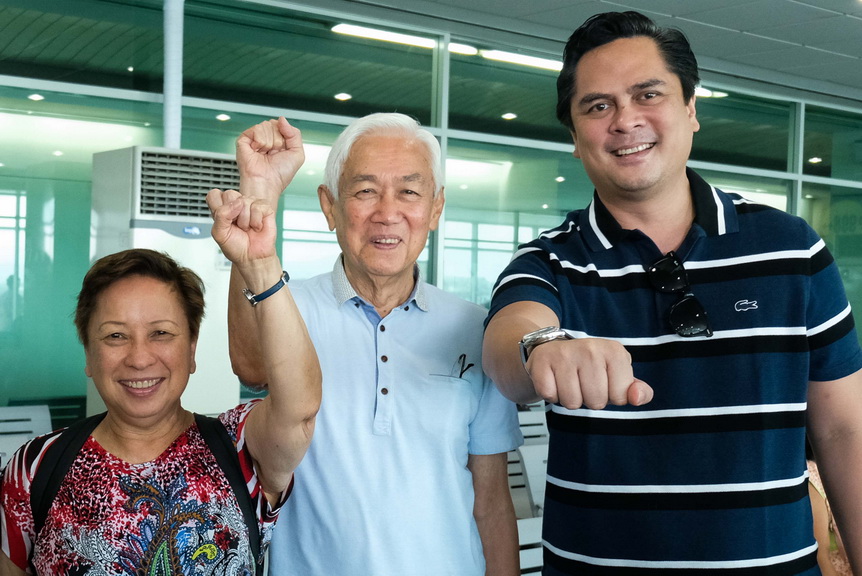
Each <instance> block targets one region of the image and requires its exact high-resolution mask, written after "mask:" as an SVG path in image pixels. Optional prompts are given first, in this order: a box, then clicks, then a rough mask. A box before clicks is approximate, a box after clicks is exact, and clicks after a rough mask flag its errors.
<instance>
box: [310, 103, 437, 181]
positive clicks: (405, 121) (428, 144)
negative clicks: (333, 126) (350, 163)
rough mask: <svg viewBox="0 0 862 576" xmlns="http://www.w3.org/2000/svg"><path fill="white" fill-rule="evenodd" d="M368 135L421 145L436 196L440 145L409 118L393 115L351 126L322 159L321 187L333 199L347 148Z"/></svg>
mask: <svg viewBox="0 0 862 576" xmlns="http://www.w3.org/2000/svg"><path fill="white" fill-rule="evenodd" d="M371 133H374V134H381V133H382V134H396V135H403V136H404V137H405V138H412V139H416V140H418V141H419V142H421V143H422V144H424V145H425V148H427V149H428V156H429V158H428V163H429V164H430V165H431V166H430V168H431V176H432V178H433V179H434V182H433V185H434V195H435V196H436V195H437V194H438V193H439V192H440V190H441V189H442V188H443V169H442V165H441V161H440V160H441V158H440V157H441V152H440V143H439V142H437V139H436V138H435V137H434V135H433V134H431V132H429V131H428V130H426V129H425V128H422V127H421V126H420V125H419V122H417V121H416V120H414V119H413V118H411V117H410V116H406V115H404V114H399V113H397V112H378V113H376V114H369V115H368V116H363V117H362V118H359V119H358V120H354V121H353V122H351V123H350V124H349V125H348V126H347V128H345V129H344V131H343V132H342V133H341V134H340V135H339V136H338V138H336V139H335V142H334V143H333V144H332V149H331V150H330V151H329V156H328V157H327V159H326V168H325V170H324V173H323V185H324V186H326V187H327V188H328V189H329V193H330V194H332V196H333V198H337V197H338V181H339V179H340V178H341V172H342V170H343V169H344V163H345V162H347V157H348V156H349V155H350V150H351V148H353V145H354V144H355V143H356V141H357V140H358V139H359V138H360V137H362V136H364V135H366V134H371Z"/></svg>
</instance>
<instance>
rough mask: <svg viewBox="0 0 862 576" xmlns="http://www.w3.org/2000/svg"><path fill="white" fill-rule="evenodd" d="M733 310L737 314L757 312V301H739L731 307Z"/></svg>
mask: <svg viewBox="0 0 862 576" xmlns="http://www.w3.org/2000/svg"><path fill="white" fill-rule="evenodd" d="M733 309H734V310H736V311H737V312H746V311H748V310H757V300H747V299H743V300H739V301H738V302H737V303H736V304H734V305H733Z"/></svg>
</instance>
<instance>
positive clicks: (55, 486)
mask: <svg viewBox="0 0 862 576" xmlns="http://www.w3.org/2000/svg"><path fill="white" fill-rule="evenodd" d="M105 414H106V413H105V412H102V413H101V414H96V415H95V416H90V417H89V418H85V419H83V420H79V421H77V422H75V423H74V424H72V425H71V426H69V427H68V428H66V429H65V430H63V431H62V432H61V433H60V435H59V436H58V437H57V439H56V440H54V443H53V444H51V445H50V446H49V447H48V449H47V450H45V452H44V453H43V454H42V460H41V461H40V462H39V464H38V466H37V467H36V473H35V474H34V476H33V480H32V482H31V483H30V508H31V509H32V511H33V525H34V526H35V529H36V532H35V533H36V535H38V534H39V532H40V531H41V530H42V527H43V526H44V525H45V520H46V519H47V518H48V510H49V509H50V508H51V504H52V503H53V502H54V497H55V496H57V492H58V491H59V490H60V484H61V483H62V482H63V478H65V477H66V473H67V472H68V471H69V468H71V467H72V462H74V461H75V457H76V456H78V452H80V451H81V448H82V447H83V446H84V442H86V441H87V438H89V437H90V434H92V433H93V430H94V429H95V428H96V426H98V425H99V422H101V421H102V419H104V417H105Z"/></svg>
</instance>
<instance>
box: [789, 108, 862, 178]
mask: <svg viewBox="0 0 862 576" xmlns="http://www.w3.org/2000/svg"><path fill="white" fill-rule="evenodd" d="M802 171H803V172H804V173H805V174H810V175H813V176H825V177H829V178H840V179H843V180H855V181H857V182H862V114H853V113H850V112H843V111H840V110H828V109H825V108H819V107H816V106H806V107H805V137H804V146H803V161H802Z"/></svg>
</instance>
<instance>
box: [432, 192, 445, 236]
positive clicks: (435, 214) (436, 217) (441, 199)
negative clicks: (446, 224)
mask: <svg viewBox="0 0 862 576" xmlns="http://www.w3.org/2000/svg"><path fill="white" fill-rule="evenodd" d="M443 189H444V187H443V186H441V187H440V191H439V192H437V195H436V196H434V201H433V202H434V204H433V206H432V207H431V222H430V224H429V228H430V229H431V230H436V229H437V227H438V226H439V225H440V215H441V214H443V205H444V204H446V196H445V194H444V193H443Z"/></svg>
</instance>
